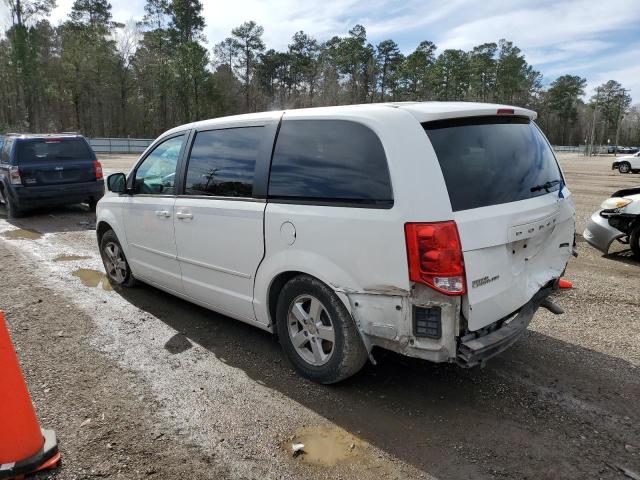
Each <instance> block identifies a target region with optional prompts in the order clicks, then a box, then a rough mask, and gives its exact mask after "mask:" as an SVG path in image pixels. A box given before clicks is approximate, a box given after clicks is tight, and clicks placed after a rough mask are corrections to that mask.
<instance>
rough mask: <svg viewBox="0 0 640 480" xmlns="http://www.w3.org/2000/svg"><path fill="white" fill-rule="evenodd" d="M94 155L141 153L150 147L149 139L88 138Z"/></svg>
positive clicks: (151, 140) (150, 140)
mask: <svg viewBox="0 0 640 480" xmlns="http://www.w3.org/2000/svg"><path fill="white" fill-rule="evenodd" d="M88 140H89V143H90V144H91V148H93V150H94V151H95V152H96V153H142V152H144V150H145V149H146V148H147V147H148V146H149V145H151V142H153V139H151V138H89V139H88Z"/></svg>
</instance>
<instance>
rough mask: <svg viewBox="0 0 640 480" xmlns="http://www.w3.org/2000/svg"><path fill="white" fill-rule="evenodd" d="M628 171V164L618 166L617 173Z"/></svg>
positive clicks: (623, 163)
mask: <svg viewBox="0 0 640 480" xmlns="http://www.w3.org/2000/svg"><path fill="white" fill-rule="evenodd" d="M630 170H631V165H630V164H629V162H622V163H621V164H620V165H618V171H619V172H620V173H629V171H630Z"/></svg>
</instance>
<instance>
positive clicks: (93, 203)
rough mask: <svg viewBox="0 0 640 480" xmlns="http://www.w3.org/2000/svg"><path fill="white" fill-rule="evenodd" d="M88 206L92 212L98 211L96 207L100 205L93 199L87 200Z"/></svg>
mask: <svg viewBox="0 0 640 480" xmlns="http://www.w3.org/2000/svg"><path fill="white" fill-rule="evenodd" d="M87 204H88V205H89V211H90V212H95V211H96V206H97V205H98V201H97V200H96V199H95V198H93V197H91V198H90V199H89V200H87Z"/></svg>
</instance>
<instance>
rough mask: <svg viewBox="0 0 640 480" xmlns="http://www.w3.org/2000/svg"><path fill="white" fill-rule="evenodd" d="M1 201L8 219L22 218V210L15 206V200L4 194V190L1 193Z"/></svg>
mask: <svg viewBox="0 0 640 480" xmlns="http://www.w3.org/2000/svg"><path fill="white" fill-rule="evenodd" d="M2 200H3V201H4V208H5V210H6V212H7V217H8V218H19V217H21V216H22V210H21V209H20V208H19V207H18V206H17V205H16V202H15V200H12V199H11V196H10V195H8V194H5V192H4V190H3V191H2Z"/></svg>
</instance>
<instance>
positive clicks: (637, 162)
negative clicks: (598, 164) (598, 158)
mask: <svg viewBox="0 0 640 480" xmlns="http://www.w3.org/2000/svg"><path fill="white" fill-rule="evenodd" d="M611 170H618V171H619V172H620V173H640V152H637V153H634V154H633V155H625V156H624V157H620V158H618V159H616V161H615V162H613V163H612V164H611Z"/></svg>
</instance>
